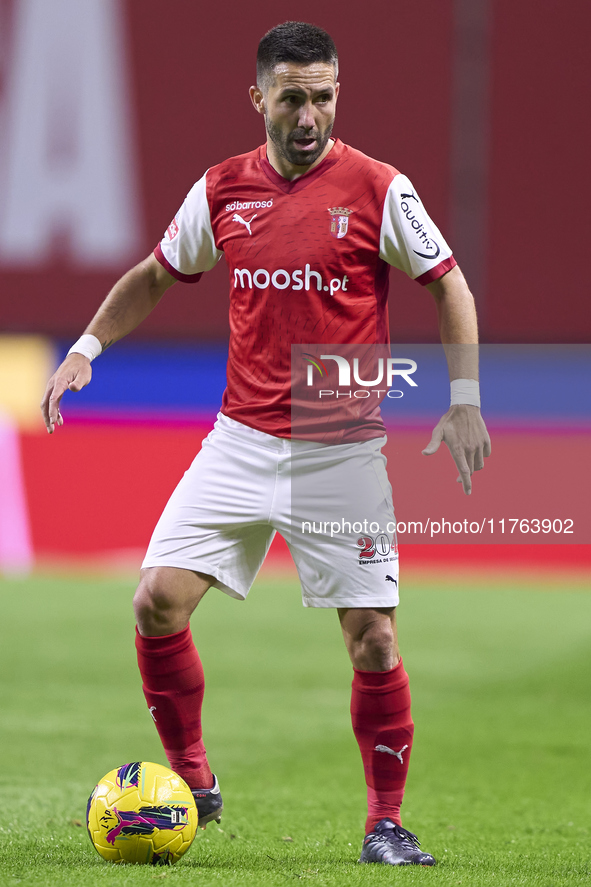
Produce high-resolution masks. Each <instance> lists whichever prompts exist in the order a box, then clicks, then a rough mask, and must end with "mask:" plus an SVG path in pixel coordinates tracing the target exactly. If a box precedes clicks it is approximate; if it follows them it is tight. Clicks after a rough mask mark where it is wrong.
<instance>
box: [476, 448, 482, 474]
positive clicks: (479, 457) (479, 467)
mask: <svg viewBox="0 0 591 887" xmlns="http://www.w3.org/2000/svg"><path fill="white" fill-rule="evenodd" d="M483 468H484V453H483V451H482V447H478V449H477V450H476V452H475V453H474V471H482V469H483Z"/></svg>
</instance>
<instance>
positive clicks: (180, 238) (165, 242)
mask: <svg viewBox="0 0 591 887" xmlns="http://www.w3.org/2000/svg"><path fill="white" fill-rule="evenodd" d="M206 176H207V173H205V175H204V176H202V177H201V178H200V179H199V181H198V182H196V183H195V184H194V185H193V187H192V188H191V190H190V191H189V193H188V194H187V196H186V198H185V200H184V203H183V205H182V206H181V208H180V210H179V211H178V213H177V214H176V216H175V217H174V219H173V221H172V222H171V223H170V225H169V226H168V229H167V231H166V233H165V235H164V237H163V238H162V240H161V241H160V249H161V250H162V254H163V255H164V258H165V259H166V261H167V262H169V263H170V264H171V265H172V267H173V268H175V269H176V270H177V271H178V272H179V273H180V274H186V275H192V274H199V273H200V272H202V271H209V270H210V269H211V268H213V267H214V266H215V265H216V264H217V262H218V261H219V259H220V258H221V257H222V251H221V250H219V249H218V248H217V246H216V243H215V238H214V235H213V229H212V227H211V218H210V214H209V204H208V202H207V189H206Z"/></svg>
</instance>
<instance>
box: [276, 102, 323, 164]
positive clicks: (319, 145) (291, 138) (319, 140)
mask: <svg viewBox="0 0 591 887" xmlns="http://www.w3.org/2000/svg"><path fill="white" fill-rule="evenodd" d="M265 126H266V129H267V133H268V135H269V138H270V139H271V141H272V142H273V144H274V145H275V147H276V148H277V150H278V152H279V153H280V154H281V156H282V157H283V158H284V159H285V160H287V161H288V162H289V163H293V164H294V166H311V164H312V163H314V162H315V161H316V160H318V158H319V157H320V155H321V154H322V152H323V151H324V149H325V148H326V145H327V143H328V140H329V138H330V136H331V133H332V127H333V123H331V124H330V125H329V126H327V127H326V129H325V130H324V132H321V131H320V130H318V129H313V130H310V131H308V132H306V130H304V129H294V130H293V132H290V133H288V134H287V135H286V134H285V133H284V132H282V130H281V129H280V128H279V127H278V126H277V125H276V124H275V123H273V121H272V120H270V119H269V117H268V116H267V115H265ZM298 139H315V140H316V147H315V148H314V150H313V151H302V149H301V148H299V147H298V146H297V145H296V144H295V142H296V141H297V140H298Z"/></svg>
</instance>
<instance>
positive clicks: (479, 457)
mask: <svg viewBox="0 0 591 887" xmlns="http://www.w3.org/2000/svg"><path fill="white" fill-rule="evenodd" d="M442 441H444V443H446V444H447V446H448V447H449V451H450V453H451V454H452V456H453V460H454V462H455V463H456V466H457V468H458V471H459V472H460V476H459V477H458V483H461V484H463V487H464V493H466V495H468V496H469V495H470V493H471V492H472V480H471V478H472V473H473V472H474V471H480V470H481V468H484V457H485V456H490V437H489V436H488V431H487V430H486V425H485V424H484V419H483V418H482V416H481V415H480V409H479V408H478V407H474V406H471V405H470V404H463V403H462V404H455V405H454V406H452V407H450V408H449V410H448V411H447V413H446V414H445V416H442V417H441V419H440V420H439V422H438V423H437V425H436V426H435V428H434V429H433V435H432V437H431V440H430V442H429V444H428V445H427V446H426V447H425V449H424V450H423V455H424V456H432V455H433V453H436V452H437V450H438V449H439V446H440V444H441V442H442Z"/></svg>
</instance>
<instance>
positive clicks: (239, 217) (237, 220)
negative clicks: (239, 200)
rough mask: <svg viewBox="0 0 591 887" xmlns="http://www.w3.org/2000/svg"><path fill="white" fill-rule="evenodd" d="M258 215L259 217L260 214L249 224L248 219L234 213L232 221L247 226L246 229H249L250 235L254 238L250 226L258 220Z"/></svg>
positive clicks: (255, 215)
mask: <svg viewBox="0 0 591 887" xmlns="http://www.w3.org/2000/svg"><path fill="white" fill-rule="evenodd" d="M257 215H258V213H255V214H254V215H253V216H252V217H251V218H250V219H249V220H248V222H247V221H246V219H243V218H242V216H239V215H238V213H234V215H233V216H232V221H233V222H240V224H241V225H245V226H246V228H248V233H249V234H250V236H251V237H252V231H251V230H250V226H251V224H252V223H253V221H254V220H255V219H256V217H257Z"/></svg>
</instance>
